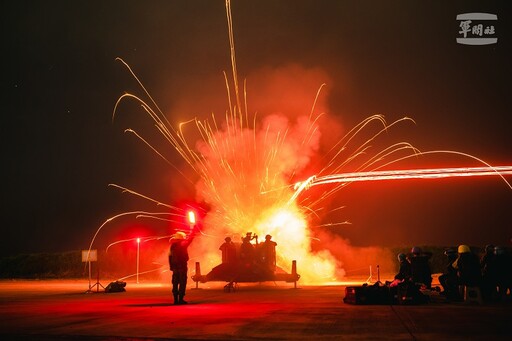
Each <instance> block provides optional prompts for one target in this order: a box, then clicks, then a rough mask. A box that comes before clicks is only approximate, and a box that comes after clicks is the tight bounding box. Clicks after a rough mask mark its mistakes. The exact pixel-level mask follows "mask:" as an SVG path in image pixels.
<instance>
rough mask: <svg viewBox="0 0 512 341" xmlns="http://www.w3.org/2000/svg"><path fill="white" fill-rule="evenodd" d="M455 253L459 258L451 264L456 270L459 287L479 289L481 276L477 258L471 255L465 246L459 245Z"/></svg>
mask: <svg viewBox="0 0 512 341" xmlns="http://www.w3.org/2000/svg"><path fill="white" fill-rule="evenodd" d="M457 252H458V254H459V256H458V257H457V259H456V260H455V262H453V267H454V268H455V269H456V270H457V277H458V283H459V285H465V286H469V287H479V286H480V285H481V282H482V275H481V272H480V261H479V259H478V256H477V255H475V254H474V253H472V252H471V249H470V248H469V246H467V245H459V247H458V249H457Z"/></svg>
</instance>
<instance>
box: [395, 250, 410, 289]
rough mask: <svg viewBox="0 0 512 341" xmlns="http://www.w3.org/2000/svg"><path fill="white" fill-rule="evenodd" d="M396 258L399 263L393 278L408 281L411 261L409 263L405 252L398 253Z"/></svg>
mask: <svg viewBox="0 0 512 341" xmlns="http://www.w3.org/2000/svg"><path fill="white" fill-rule="evenodd" d="M397 258H398V262H399V264H400V265H399V268H398V273H397V274H396V275H395V279H396V280H399V281H402V282H403V281H409V280H410V279H411V263H409V260H408V259H407V256H406V255H405V253H399V254H398V256H397Z"/></svg>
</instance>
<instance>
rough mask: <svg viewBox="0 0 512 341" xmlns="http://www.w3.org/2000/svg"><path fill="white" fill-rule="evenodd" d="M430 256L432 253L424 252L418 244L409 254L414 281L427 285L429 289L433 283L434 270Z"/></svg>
mask: <svg viewBox="0 0 512 341" xmlns="http://www.w3.org/2000/svg"><path fill="white" fill-rule="evenodd" d="M430 257H432V253H430V252H422V250H421V249H420V248H419V247H417V246H415V247H413V248H412V249H411V254H410V256H409V261H410V262H411V277H412V281H413V282H414V283H418V284H422V285H425V286H426V287H427V288H429V289H430V287H431V285H432V272H431V270H430V264H429V260H430Z"/></svg>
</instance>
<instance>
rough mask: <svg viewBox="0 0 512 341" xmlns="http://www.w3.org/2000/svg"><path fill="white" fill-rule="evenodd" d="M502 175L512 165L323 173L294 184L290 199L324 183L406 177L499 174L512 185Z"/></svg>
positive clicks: (511, 171)
mask: <svg viewBox="0 0 512 341" xmlns="http://www.w3.org/2000/svg"><path fill="white" fill-rule="evenodd" d="M504 175H512V166H497V167H459V168H429V169H405V170H390V171H373V172H354V173H341V174H332V175H325V176H321V177H316V176H312V177H310V178H308V179H307V180H306V181H303V182H298V183H296V184H295V189H296V191H295V194H294V196H293V197H292V198H291V199H290V201H293V200H295V199H296V198H297V196H298V195H299V194H300V193H301V192H302V191H304V190H307V189H309V188H310V187H313V186H318V185H326V184H340V183H341V184H346V183H351V182H361V181H385V180H406V179H442V178H454V177H472V176H500V177H501V178H502V179H503V180H504V181H505V183H506V184H507V186H508V187H509V188H510V189H512V185H511V184H510V183H509V182H508V181H507V180H506V179H505V178H504Z"/></svg>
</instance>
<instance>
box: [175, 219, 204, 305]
mask: <svg viewBox="0 0 512 341" xmlns="http://www.w3.org/2000/svg"><path fill="white" fill-rule="evenodd" d="M198 231H199V228H198V226H197V225H195V226H194V228H193V229H192V232H191V233H190V235H189V236H188V237H187V235H186V234H185V232H181V231H180V232H176V233H175V234H174V235H173V236H172V238H171V247H170V250H169V267H170V269H171V271H172V294H173V296H174V304H187V303H188V302H187V301H185V300H184V299H183V297H184V296H185V290H186V288H187V272H188V267H187V263H188V259H189V257H188V246H189V245H190V243H192V241H193V240H194V237H195V236H196V234H197V232H198Z"/></svg>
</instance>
